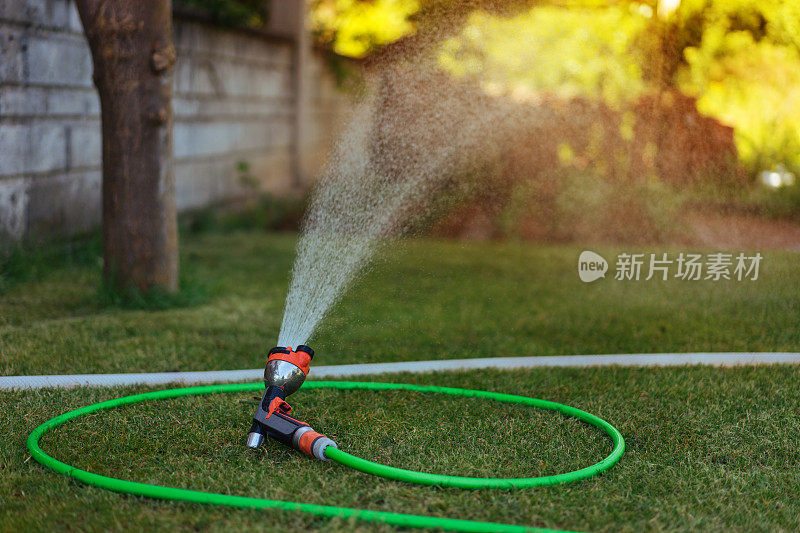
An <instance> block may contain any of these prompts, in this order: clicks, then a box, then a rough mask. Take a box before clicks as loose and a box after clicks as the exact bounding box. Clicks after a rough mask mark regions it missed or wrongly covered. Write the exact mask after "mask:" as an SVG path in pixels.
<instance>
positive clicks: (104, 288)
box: [0, 233, 213, 310]
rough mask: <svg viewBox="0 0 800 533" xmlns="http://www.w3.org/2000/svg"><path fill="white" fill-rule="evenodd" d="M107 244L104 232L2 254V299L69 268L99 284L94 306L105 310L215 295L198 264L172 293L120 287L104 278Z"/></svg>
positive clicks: (169, 305) (164, 305)
mask: <svg viewBox="0 0 800 533" xmlns="http://www.w3.org/2000/svg"><path fill="white" fill-rule="evenodd" d="M102 264H103V243H102V236H101V234H100V233H93V234H90V235H84V236H82V237H79V238H75V239H71V240H69V241H67V242H56V241H40V242H30V243H24V244H15V245H14V246H13V247H11V248H9V249H7V250H6V251H5V252H4V253H2V252H0V297H2V296H5V295H6V294H7V293H8V292H9V291H10V290H11V289H13V288H14V287H16V286H18V285H20V284H24V283H27V282H36V281H41V280H43V279H45V278H47V277H48V276H50V275H52V274H54V273H56V272H58V271H63V270H66V269H79V270H82V271H87V272H89V273H90V275H91V276H93V277H95V278H96V279H97V280H98V281H97V289H96V295H95V298H94V304H95V305H92V307H95V306H96V307H99V309H98V310H103V309H108V308H112V309H144V310H163V309H173V308H181V307H191V306H196V305H200V304H203V303H206V302H207V301H208V300H209V299H210V297H211V294H212V292H213V290H212V285H213V284H212V283H211V281H210V280H207V279H202V278H201V276H200V275H199V272H198V269H197V267H196V265H194V264H192V263H191V262H183V263H182V265H181V273H180V281H179V287H180V289H179V290H178V291H177V292H175V293H171V292H168V291H166V290H164V289H162V288H155V289H153V290H150V291H146V292H145V291H141V290H138V289H135V288H126V289H120V288H118V284H117V283H116V280H113V279H111V280H109V279H106V278H104V277H103V274H102Z"/></svg>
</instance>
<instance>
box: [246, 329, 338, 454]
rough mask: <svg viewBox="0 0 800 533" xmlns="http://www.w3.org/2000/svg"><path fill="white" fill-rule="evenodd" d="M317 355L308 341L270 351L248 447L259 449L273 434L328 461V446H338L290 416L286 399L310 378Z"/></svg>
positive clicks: (286, 443) (286, 442)
mask: <svg viewBox="0 0 800 533" xmlns="http://www.w3.org/2000/svg"><path fill="white" fill-rule="evenodd" d="M313 358H314V350H312V349H311V348H310V347H308V346H306V345H304V344H301V345H300V346H298V347H297V348H296V349H294V350H292V348H291V347H283V346H276V347H275V348H273V349H271V350H270V351H269V355H268V357H267V365H266V367H265V368H264V385H265V387H266V390H264V395H263V396H262V398H261V401H260V402H258V407H256V413H255V414H254V415H253V424H252V425H251V426H250V432H249V433H248V434H247V446H249V447H250V448H253V449H255V448H258V447H259V446H260V445H261V443H262V442H264V436H269V437H272V438H273V439H275V440H276V441H278V442H280V443H281V444H284V445H286V446H289V447H290V448H294V449H295V450H298V451H301V452H303V453H305V454H307V455H310V456H312V457H316V458H317V459H319V460H321V461H327V460H328V458H327V457H326V456H325V449H326V448H327V447H328V446H333V447H334V448H336V447H337V446H336V443H335V442H333V441H332V440H331V439H329V438H328V437H326V436H325V435H322V434H320V433H317V432H316V431H314V430H313V429H312V428H311V426H309V425H308V424H306V423H305V422H301V421H300V420H297V419H296V418H293V417H291V416H289V415H290V414H291V412H292V406H291V405H289V404H288V403H287V402H286V397H287V396H289V395H290V394H292V393H293V392H295V391H296V390H297V389H299V388H300V386H301V385H302V384H303V382H304V381H305V380H306V376H307V375H308V371H309V368H310V366H311V360H312V359H313Z"/></svg>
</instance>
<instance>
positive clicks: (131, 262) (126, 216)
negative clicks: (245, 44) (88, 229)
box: [77, 0, 178, 292]
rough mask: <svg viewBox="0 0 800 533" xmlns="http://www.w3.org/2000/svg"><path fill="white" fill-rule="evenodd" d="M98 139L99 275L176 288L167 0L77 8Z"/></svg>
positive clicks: (89, 0) (98, 0)
mask: <svg viewBox="0 0 800 533" xmlns="http://www.w3.org/2000/svg"><path fill="white" fill-rule="evenodd" d="M77 6H78V12H79V13H80V17H81V21H82V23H83V27H84V32H85V33H86V37H87V39H88V41H89V47H90V49H91V52H92V60H93V63H94V83H95V85H96V86H97V91H98V93H99V95H100V106H101V116H102V134H103V260H104V267H103V272H104V275H105V277H106V280H107V281H109V282H112V283H114V284H115V285H116V286H117V287H118V288H125V289H129V288H134V289H138V290H142V291H149V290H151V289H153V288H156V287H160V288H162V289H165V290H167V291H170V292H171V291H175V290H177V288H178V234H177V221H176V214H175V194H174V185H175V184H174V175H173V169H172V67H173V65H174V63H175V58H176V53H175V47H174V46H173V42H172V2H171V0H147V1H145V2H138V1H136V2H131V1H128V0H77Z"/></svg>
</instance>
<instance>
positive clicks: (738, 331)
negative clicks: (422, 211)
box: [0, 232, 800, 531]
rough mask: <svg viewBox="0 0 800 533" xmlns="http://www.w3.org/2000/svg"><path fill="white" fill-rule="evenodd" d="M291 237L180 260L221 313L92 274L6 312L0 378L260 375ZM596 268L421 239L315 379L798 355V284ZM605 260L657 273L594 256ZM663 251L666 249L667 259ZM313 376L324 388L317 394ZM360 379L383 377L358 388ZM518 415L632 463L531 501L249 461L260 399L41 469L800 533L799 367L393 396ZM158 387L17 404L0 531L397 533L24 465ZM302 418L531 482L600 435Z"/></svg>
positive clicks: (465, 419)
mask: <svg viewBox="0 0 800 533" xmlns="http://www.w3.org/2000/svg"><path fill="white" fill-rule="evenodd" d="M295 239H296V237H295V236H293V235H285V234H284V235H268V234H264V233H257V232H243V233H234V234H206V235H200V236H193V237H190V238H185V239H184V240H183V242H182V261H183V263H184V265H187V266H189V267H190V269H191V271H192V273H193V276H194V281H195V282H196V283H198V284H200V285H202V286H204V287H206V293H207V295H206V298H205V300H204V301H203V302H201V303H197V304H194V305H191V306H185V307H177V308H172V309H165V310H157V311H154V310H150V311H144V310H126V309H122V308H119V307H114V306H108V304H107V303H106V302H105V301H104V300H103V299H101V298H98V295H97V286H98V283H97V277H98V275H99V265H92V264H88V263H87V264H86V265H75V266H70V267H68V268H63V269H55V270H52V271H50V272H48V273H47V274H46V275H45V276H44V277H42V278H40V279H31V280H28V281H25V282H21V283H19V284H17V285H14V286H12V287H10V288H8V289H7V290H6V291H5V292H4V293H3V294H2V295H1V296H0V374H3V375H11V374H40V373H72V372H81V373H83V372H135V371H159V370H161V371H169V370H205V369H232V368H255V367H260V366H262V365H263V358H264V352H265V351H266V350H267V349H268V348H269V347H270V346H271V345H272V344H273V343H274V342H275V338H276V335H277V330H278V328H279V326H280V320H281V310H282V306H283V301H284V298H285V291H286V286H287V284H288V275H289V270H290V268H291V263H292V260H293V249H294V244H295ZM582 249H583V248H581V247H578V246H541V245H530V244H519V243H457V242H439V241H432V240H414V241H410V242H405V243H403V244H402V246H399V247H395V248H394V249H392V250H391V252H390V253H387V254H386V255H385V256H384V257H382V258H381V259H380V261H379V262H378V263H377V265H376V266H375V268H374V269H373V270H372V271H371V272H370V273H368V275H367V276H365V277H364V278H363V279H361V280H360V281H359V282H357V283H356V285H355V286H354V287H353V288H352V290H351V291H349V292H348V293H347V295H345V297H344V298H343V300H342V301H341V302H340V304H339V305H337V306H336V308H335V309H334V310H333V311H332V313H331V315H330V316H329V318H328V319H327V320H326V321H325V322H324V323H323V324H322V325H321V327H320V329H319V331H318V332H317V333H316V335H315V338H314V339H313V340H312V342H311V345H312V346H313V347H314V348H315V349H316V350H317V354H318V355H317V356H316V357H315V361H314V362H315V364H339V363H353V362H367V361H398V360H419V359H432V358H443V357H449V358H462V357H480V356H496V355H502V356H506V355H549V354H559V353H565V354H569V353H615V352H616V353H632V352H668V351H705V350H709V351H762V350H763V351H798V349H799V348H800V313H799V312H798V311H800V287H798V283H797V281H798V280H800V262H798V261H797V259H798V256H797V254H791V253H782V252H762V253H764V255H765V258H764V260H763V262H762V268H761V275H760V279H759V280H757V281H755V282H749V281H747V282H745V281H743V282H735V281H720V282H684V281H676V280H672V281H669V282H661V281H639V282H633V281H631V282H620V281H614V280H613V279H611V276H609V279H605V280H600V281H597V282H595V283H592V284H584V283H582V282H580V281H579V280H578V277H577V257H578V255H579V253H580V251H581V250H582ZM595 251H598V252H600V253H602V254H603V255H605V256H606V257H607V258H609V259H611V258H613V257H614V256H615V255H616V254H617V253H619V252H622V251H626V252H649V251H650V250H642V249H635V248H633V247H626V248H596V249H595ZM653 251H657V252H662V251H664V250H653ZM312 376H313V373H312ZM364 379H365V380H366V379H368V378H364ZM370 379H374V380H385V381H398V382H412V383H421V384H437V385H447V386H455V387H467V388H477V389H483V390H493V391H500V392H507V393H513V394H523V395H527V396H534V397H538V398H544V399H548V400H553V401H557V402H562V403H566V404H569V405H573V406H576V407H579V408H582V409H585V410H587V411H589V412H592V413H594V414H597V415H599V416H601V417H603V418H605V419H606V420H608V421H609V422H611V423H612V424H614V425H615V426H616V427H618V428H619V429H620V430H621V431H622V432H623V434H624V436H625V438H626V441H627V444H628V451H627V452H626V454H625V456H624V457H623V459H622V461H621V462H620V463H619V464H618V465H617V466H615V467H614V468H613V469H612V470H610V471H608V472H607V473H605V474H604V475H602V476H599V477H597V478H593V479H591V480H588V481H583V482H580V483H577V484H573V485H564V486H556V487H546V488H540V489H533V490H501V491H463V490H455V489H440V488H432V487H417V486H411V485H407V484H403V483H397V482H393V481H388V480H383V479H379V478H374V477H371V476H368V475H366V474H361V473H359V472H356V471H352V470H349V469H347V468H344V467H341V466H338V465H336V464H330V463H319V462H316V461H313V460H310V459H307V458H305V457H303V456H301V455H299V454H297V453H294V452H292V451H290V450H287V449H284V448H282V447H280V446H278V445H275V444H272V443H270V444H269V445H268V446H267V447H265V448H263V449H261V450H259V451H257V452H252V451H250V450H247V449H246V448H245V447H244V435H245V433H246V431H247V429H248V427H249V422H250V419H251V416H252V411H253V405H252V404H251V403H249V402H250V401H251V400H252V395H248V394H229V395H211V396H202V397H196V398H185V399H176V400H170V401H161V402H151V403H145V404H139V405H135V406H128V407H125V408H122V409H119V410H115V411H109V412H104V413H98V414H95V415H91V416H89V417H86V418H84V419H81V420H77V421H74V422H72V423H69V424H67V425H65V426H62V427H61V428H58V429H57V430H54V431H53V432H52V433H50V434H48V435H47V436H46V437H45V439H43V442H42V445H43V448H44V449H45V451H47V452H48V453H51V454H53V455H54V456H56V457H57V458H59V459H61V460H64V461H66V462H69V463H71V464H74V465H75V466H78V467H81V468H84V469H90V470H92V471H96V472H99V473H102V474H106V475H111V476H116V477H121V478H125V479H131V480H137V481H143V482H148V483H159V484H169V485H174V486H179V487H184V488H194V489H199V490H207V491H215V492H222V493H229V494H240V495H249V496H257V497H265V498H274V499H281V500H290V501H304V502H313V503H319V504H327V505H341V506H347V507H355V508H367V509H375V510H384V511H395V512H403V513H415V514H426V515H433V516H447V517H456V518H467V519H474V520H484V521H495V522H503V523H515V524H526V525H533V526H543V527H554V528H561V529H571V530H584V531H586V530H592V531H596V530H605V531H619V530H623V531H625V530H627V531H640V530H650V531H663V530H668V531H672V530H717V531H722V530H740V531H753V530H787V531H792V530H798V529H800V519H799V518H798V517H800V503H798V500H797V498H796V494H797V493H798V491H800V473H798V470H797V465H798V464H800V451H799V450H798V442H800V368H798V367H794V366H772V367H744V368H730V369H718V368H705V367H683V368H661V369H658V368H641V369H637V368H589V369H563V368H562V369H531V370H524V371H523V370H519V371H472V372H453V373H441V374H426V375H394V376H377V377H374V378H370ZM144 390H148V389H146V388H143V387H133V388H105V389H73V390H43V391H28V392H3V393H0V407H1V408H2V409H3V412H4V413H5V415H4V416H3V417H2V418H0V430H1V431H2V434H3V435H4V437H5V438H4V443H3V444H0V472H1V473H2V474H0V530H3V531H17V530H21V529H32V530H42V529H60V530H65V529H66V530H107V529H113V530H142V529H178V530H211V531H227V530H233V529H247V530H265V531H272V530H278V529H280V530H284V531H293V530H301V529H312V530H326V531H327V530H334V531H350V530H353V529H355V528H359V529H361V530H364V531H391V530H393V529H392V528H389V527H384V526H374V525H365V524H362V523H354V522H347V521H341V520H334V521H327V520H323V519H317V518H313V517H307V516H304V515H300V514H293V513H282V512H268V511H246V510H237V509H223V508H216V507H209V506H199V505H193V504H183V503H171V502H161V501H153V500H148V499H144V498H138V497H129V496H122V495H118V494H114V493H110V492H107V491H103V490H99V489H95V488H91V487H87V486H84V485H81V484H79V483H77V482H74V481H71V480H69V479H67V478H65V477H63V476H59V475H56V474H54V473H52V472H50V471H48V470H46V469H44V468H43V467H41V466H40V465H38V464H37V463H35V461H33V460H32V459H30V457H29V455H28V454H27V451H26V449H25V439H26V437H27V435H28V434H29V433H30V431H31V430H32V429H33V428H34V427H36V426H37V425H38V424H40V423H41V422H43V421H45V420H47V419H49V418H52V417H53V416H55V415H57V414H60V413H62V412H64V411H67V410H69V409H73V408H76V407H79V406H82V405H86V404H88V403H93V402H96V401H101V400H105V399H109V398H114V397H118V396H121V395H125V394H131V393H135V392H140V391H144ZM292 404H293V405H294V407H295V409H296V413H297V415H298V416H299V417H300V418H301V419H304V420H307V421H308V422H310V423H312V424H313V425H315V427H316V428H317V429H319V430H320V431H323V432H325V433H327V434H329V435H330V436H332V437H333V438H335V439H336V440H337V441H338V442H339V444H340V446H341V447H342V448H343V449H345V450H347V451H349V452H352V453H355V454H357V455H361V456H363V457H366V458H370V459H374V460H378V461H381V462H385V463H387V464H391V465H395V466H403V467H405V468H412V469H420V470H425V471H430V472H437V473H449V474H459V475H474V476H498V477H523V476H531V475H544V474H552V473H556V472H562V471H566V470H572V469H575V468H580V467H582V466H587V465H588V464H590V463H592V462H595V461H597V460H598V459H600V458H601V457H603V456H604V455H605V454H607V453H608V452H609V451H610V448H611V444H610V442H609V440H608V439H607V438H605V437H604V436H603V434H602V433H600V432H599V431H598V430H595V429H594V428H591V427H588V426H586V425H584V424H582V423H579V422H576V421H574V420H571V419H568V418H564V417H561V416H560V415H557V414H554V413H550V412H540V411H537V410H534V409H529V408H524V407H519V406H509V405H503V404H497V403H494V402H490V401H482V400H477V399H463V398H450V397H444V396H438V395H430V394H415V393H407V392H386V393H375V392H367V391H358V392H349V393H343V392H335V391H300V392H298V393H297V394H296V395H295V396H293V397H292Z"/></svg>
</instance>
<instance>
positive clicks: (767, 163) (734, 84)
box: [674, 0, 800, 173]
mask: <svg viewBox="0 0 800 533" xmlns="http://www.w3.org/2000/svg"><path fill="white" fill-rule="evenodd" d="M674 25H675V28H676V30H677V31H678V35H679V39H678V42H680V43H686V44H687V45H689V44H691V45H690V46H686V47H685V48H684V49H683V50H682V52H683V56H684V59H685V65H683V66H682V67H681V68H680V69H679V71H678V72H677V76H676V83H677V84H678V85H679V86H680V88H681V89H682V90H683V91H685V92H687V93H689V94H693V95H695V96H697V97H698V98H699V100H698V109H699V110H700V111H701V112H703V113H705V114H708V115H710V116H714V117H716V118H718V119H719V120H721V121H722V122H724V123H726V124H729V125H731V126H733V127H734V128H735V131H736V145H737V148H738V150H739V155H740V158H741V160H742V162H743V163H744V164H745V165H746V166H747V167H748V169H749V170H750V171H751V172H752V173H756V172H758V171H759V170H762V169H769V168H773V167H775V166H777V165H778V164H783V165H784V166H786V167H787V168H789V169H790V170H792V171H793V172H795V173H797V172H800V47H799V46H798V45H800V3H797V2H794V1H792V2H788V1H777V0H773V1H766V2H754V1H745V0H725V1H719V0H717V1H712V2H708V1H706V2H700V1H698V0H694V1H692V0H689V1H686V2H685V3H684V4H683V5H682V6H681V10H680V11H679V12H678V13H677V17H676V21H675V22H674Z"/></svg>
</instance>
